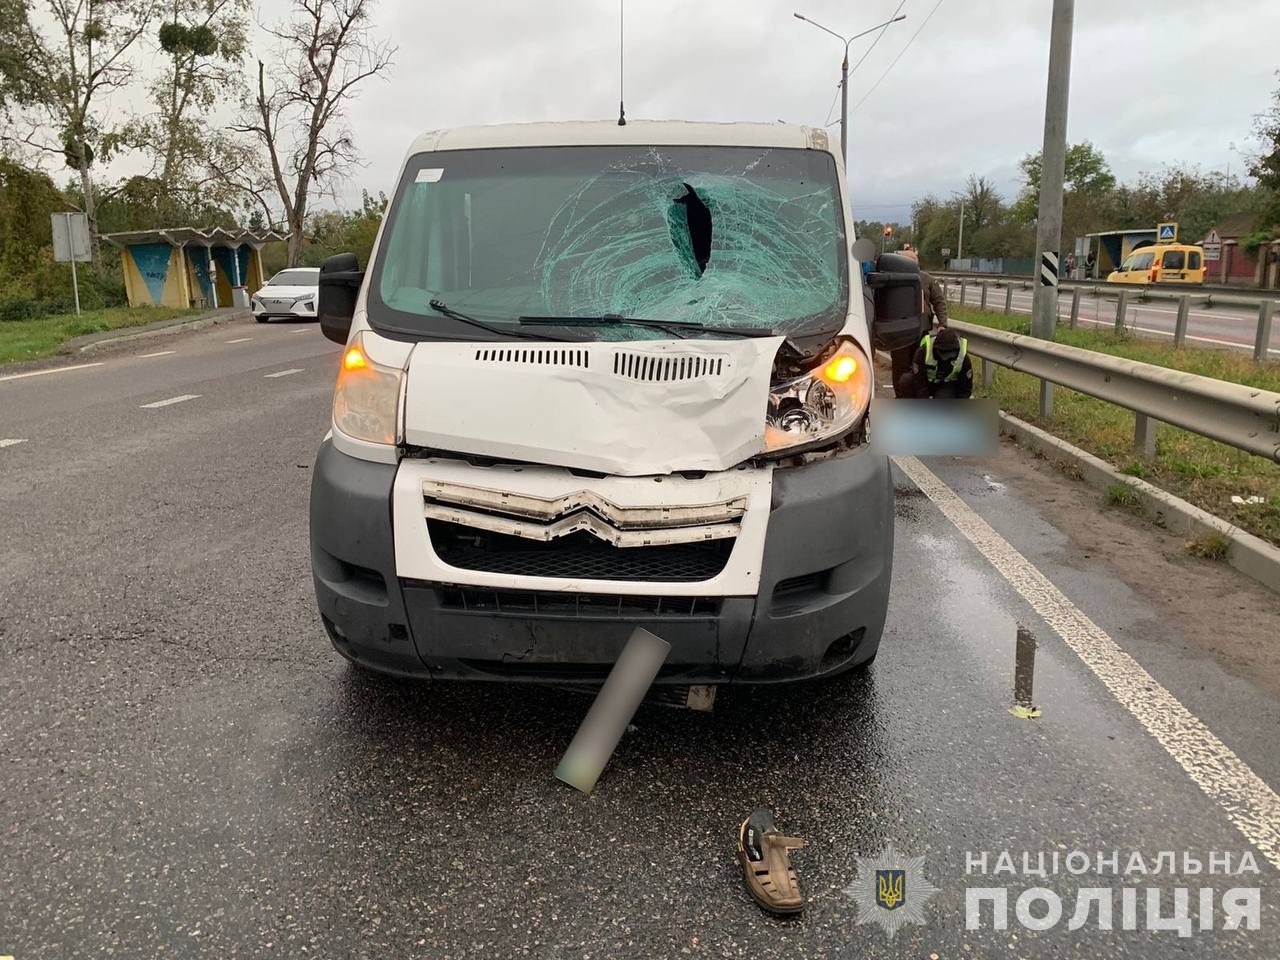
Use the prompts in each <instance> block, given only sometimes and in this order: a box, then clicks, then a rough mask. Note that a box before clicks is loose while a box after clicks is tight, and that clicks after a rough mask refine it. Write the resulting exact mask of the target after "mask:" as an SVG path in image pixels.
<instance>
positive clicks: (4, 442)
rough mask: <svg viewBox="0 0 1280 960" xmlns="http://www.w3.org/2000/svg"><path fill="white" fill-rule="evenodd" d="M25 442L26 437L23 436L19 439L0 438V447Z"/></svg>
mask: <svg viewBox="0 0 1280 960" xmlns="http://www.w3.org/2000/svg"><path fill="white" fill-rule="evenodd" d="M26 442H27V440H26V438H25V437H23V438H22V439H21V440H0V448H3V447H16V446H17V445H18V444H20V443H26Z"/></svg>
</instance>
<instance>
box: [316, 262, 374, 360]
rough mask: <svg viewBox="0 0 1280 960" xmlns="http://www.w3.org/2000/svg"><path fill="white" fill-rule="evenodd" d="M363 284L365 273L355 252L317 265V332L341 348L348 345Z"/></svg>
mask: <svg viewBox="0 0 1280 960" xmlns="http://www.w3.org/2000/svg"><path fill="white" fill-rule="evenodd" d="M362 283H364V271H363V270H361V269H360V261H359V260H357V259H356V255H355V254H354V253H339V254H335V255H334V256H332V257H330V258H329V259H328V260H326V261H325V262H324V263H322V264H321V265H320V292H319V296H318V299H317V302H316V313H317V314H318V315H319V317H320V331H321V332H322V333H323V334H324V335H325V336H326V337H328V338H329V339H330V340H332V341H333V342H334V343H340V344H342V345H343V346H345V345H346V343H347V337H348V335H349V334H350V333H351V318H352V317H353V316H355V312H356V298H357V297H359V296H360V285H361V284H362Z"/></svg>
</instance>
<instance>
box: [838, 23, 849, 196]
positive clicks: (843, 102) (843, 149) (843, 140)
mask: <svg viewBox="0 0 1280 960" xmlns="http://www.w3.org/2000/svg"><path fill="white" fill-rule="evenodd" d="M840 159H841V160H843V161H844V169H845V176H846V177H847V176H848V175H849V174H848V170H849V44H848V43H846V44H845V45H844V59H843V60H841V61H840Z"/></svg>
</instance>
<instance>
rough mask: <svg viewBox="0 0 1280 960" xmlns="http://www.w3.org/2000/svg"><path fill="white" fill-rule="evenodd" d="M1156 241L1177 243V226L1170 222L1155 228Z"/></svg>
mask: <svg viewBox="0 0 1280 960" xmlns="http://www.w3.org/2000/svg"><path fill="white" fill-rule="evenodd" d="M1156 239H1157V240H1158V241H1160V242H1161V243H1177V242H1178V225H1177V224H1176V223H1172V222H1170V223H1162V224H1160V225H1159V226H1158V227H1156Z"/></svg>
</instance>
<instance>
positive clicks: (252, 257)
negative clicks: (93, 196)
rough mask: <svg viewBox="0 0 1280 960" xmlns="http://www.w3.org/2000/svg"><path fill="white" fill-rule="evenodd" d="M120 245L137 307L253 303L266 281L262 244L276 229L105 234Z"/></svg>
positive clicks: (131, 299) (279, 236) (131, 297)
mask: <svg viewBox="0 0 1280 960" xmlns="http://www.w3.org/2000/svg"><path fill="white" fill-rule="evenodd" d="M102 239H103V240H106V241H107V242H108V243H110V244H111V245H112V246H115V247H119V248H120V259H121V262H122V265H123V268H124V287H125V292H126V293H127V294H128V296H129V306H131V307H230V306H237V307H247V306H248V305H249V296H250V294H252V293H253V292H254V291H256V290H258V288H260V287H261V286H262V285H263V282H264V281H265V279H266V278H265V277H263V275H262V248H263V247H264V246H265V245H266V244H268V243H274V242H278V241H281V240H284V239H286V236H285V234H283V233H276V232H275V231H273V230H256V231H255V230H238V229H237V230H227V229H225V228H223V227H213V228H211V229H208V230H197V229H195V228H194V227H171V228H168V229H164V230H130V231H127V232H125V233H108V234H104V235H103V237H102Z"/></svg>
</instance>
